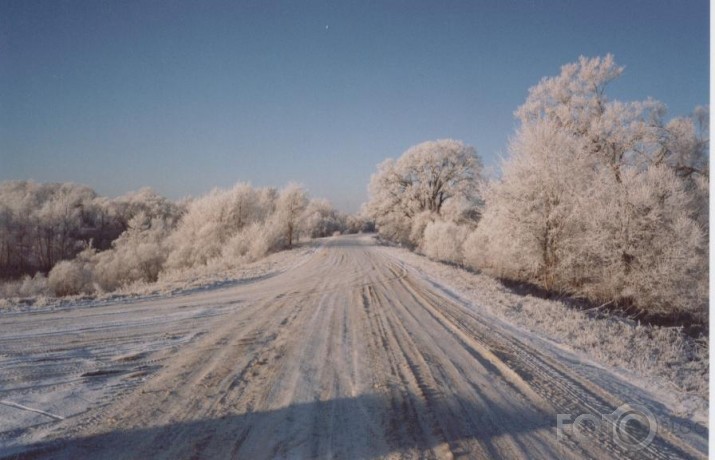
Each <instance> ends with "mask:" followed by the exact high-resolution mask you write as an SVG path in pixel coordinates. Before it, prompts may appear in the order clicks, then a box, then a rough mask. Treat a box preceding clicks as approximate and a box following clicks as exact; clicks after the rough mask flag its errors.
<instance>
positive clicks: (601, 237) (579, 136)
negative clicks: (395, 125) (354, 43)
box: [365, 55, 709, 323]
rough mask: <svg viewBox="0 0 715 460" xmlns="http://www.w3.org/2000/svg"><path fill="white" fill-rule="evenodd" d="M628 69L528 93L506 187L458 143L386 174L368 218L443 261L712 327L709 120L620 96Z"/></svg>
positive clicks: (380, 176)
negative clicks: (615, 87) (612, 91)
mask: <svg viewBox="0 0 715 460" xmlns="http://www.w3.org/2000/svg"><path fill="white" fill-rule="evenodd" d="M622 72H623V67H620V66H618V65H616V63H615V61H614V59H613V57H612V56H610V55H608V56H606V57H602V58H600V57H599V58H592V59H588V58H584V57H582V58H580V59H579V61H578V62H576V63H572V64H567V65H565V66H563V67H562V68H561V73H560V74H559V75H556V76H553V77H546V78H544V79H542V80H541V81H540V82H539V83H538V84H537V85H536V86H534V87H532V88H531V89H530V90H529V94H528V97H527V99H526V101H525V102H524V104H523V105H522V106H521V107H519V108H518V109H517V110H516V112H515V117H516V119H517V121H518V127H517V129H516V131H515V133H514V135H513V137H512V138H511V139H510V141H509V145H508V155H507V156H506V158H504V160H503V162H502V164H501V171H500V174H499V175H498V177H497V178H494V179H492V180H486V179H485V178H484V177H483V173H482V166H481V160H480V159H479V157H478V156H477V154H476V151H475V150H474V149H473V148H472V147H470V146H467V145H464V144H463V143H461V142H459V141H455V140H450V139H447V140H438V141H431V142H425V143H423V144H420V145H417V146H415V147H412V148H410V149H408V150H407V151H406V152H405V153H404V154H403V155H402V156H401V157H400V158H398V159H397V160H391V159H390V160H386V161H385V162H383V163H381V164H380V165H378V167H377V171H376V172H375V174H374V175H373V176H372V179H371V182H370V188H369V191H370V199H369V202H368V203H367V204H366V206H365V213H366V214H367V215H369V216H370V217H371V218H373V219H374V220H375V222H376V224H377V229H378V232H379V234H380V236H381V237H382V238H384V239H386V240H389V241H393V242H396V243H399V244H401V245H403V246H406V247H409V248H411V249H414V250H417V251H419V252H422V253H424V254H425V255H427V256H429V257H430V258H433V259H435V260H440V261H446V262H450V263H453V264H457V265H461V266H464V267H468V268H470V269H473V270H476V271H481V272H485V273H488V274H491V275H493V276H496V277H498V278H502V279H507V280H511V281H515V282H519V283H524V284H526V285H529V286H533V288H534V289H540V290H543V291H546V292H550V293H555V294H564V295H568V296H574V297H579V298H582V299H586V300H588V301H590V302H593V303H594V304H595V305H596V306H599V305H600V306H603V307H611V308H618V309H620V310H624V311H626V312H627V313H628V314H629V315H634V316H636V317H643V318H656V317H657V318H661V319H662V318H668V317H670V318H674V317H678V318H685V319H686V320H687V321H693V320H694V321H697V322H703V323H704V322H706V318H707V306H708V236H709V230H708V186H709V170H708V155H709V144H708V142H709V140H708V137H707V136H708V118H709V115H708V109H707V108H703V107H697V108H696V109H695V110H694V112H693V114H692V115H691V116H687V117H676V118H672V119H670V120H667V119H666V110H665V105H664V104H662V103H660V102H658V101H654V100H651V99H649V100H646V101H634V102H622V101H617V100H611V99H609V98H608V96H607V87H608V84H609V83H611V82H612V81H613V80H615V79H617V78H619V77H620V76H621V74H622Z"/></svg>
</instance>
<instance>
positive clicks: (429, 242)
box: [422, 221, 469, 265]
mask: <svg viewBox="0 0 715 460" xmlns="http://www.w3.org/2000/svg"><path fill="white" fill-rule="evenodd" d="M468 235H469V227H467V226H465V225H458V224H455V223H454V222H444V221H435V222H430V223H429V224H427V226H426V227H425V230H424V239H423V241H422V251H423V252H424V253H425V255H426V256H427V257H429V258H431V259H435V260H441V261H445V262H451V263H455V264H460V265H461V264H462V263H463V262H464V260H463V259H464V256H463V253H464V252H463V249H462V246H463V244H464V241H465V240H466V239H467V236H468Z"/></svg>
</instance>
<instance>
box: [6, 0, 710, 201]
mask: <svg viewBox="0 0 715 460" xmlns="http://www.w3.org/2000/svg"><path fill="white" fill-rule="evenodd" d="M708 7H709V5H708V2H707V1H705V0H687V1H676V0H673V1H658V0H648V1H646V0H642V1H640V0H629V1H624V0H620V1H617V0H616V1H563V2H562V1H554V0H549V1H546V0H541V1H540V0H533V1H510V0H501V1H497V0H495V1H471V2H466V1H465V2H459V1H446V2H437V1H435V2H420V1H380V2H372V1H355V2H341V1H320V2H314V1H298V2H296V1H285V2H278V1H255V2H241V1H230V2H229V1H227V2H216V1H209V2H184V1H146V2H140V1H86V2H85V1H54V0H53V1H34V0H20V1H7V0H0V180H7V179H34V180H37V181H43V182H44V181H53V182H64V181H73V182H78V183H83V184H87V185H89V186H91V187H93V188H94V189H95V190H97V191H98V192H99V193H101V194H106V195H110V196H115V195H119V194H122V193H124V192H126V191H129V190H133V189H137V188H139V187H141V186H145V185H146V186H151V187H152V188H154V189H155V190H157V191H158V192H159V193H162V194H164V195H166V196H169V197H171V198H180V197H182V196H186V195H197V194H201V193H203V192H206V191H208V190H210V189H211V188H212V187H214V186H221V187H225V186H230V185H231V184H233V183H235V182H237V181H250V182H251V183H253V184H254V185H259V186H263V185H274V186H280V185H282V184H284V183H286V182H288V181H290V180H294V181H297V182H300V183H303V184H304V185H306V186H307V187H308V188H309V189H310V191H311V193H312V195H314V196H322V197H326V198H328V199H330V200H331V201H332V202H333V203H334V204H335V205H337V206H338V207H339V208H341V209H344V210H347V211H354V210H357V208H358V207H359V205H360V204H361V203H362V202H363V201H364V200H365V199H366V197H367V193H366V185H367V182H368V180H369V177H370V174H371V173H372V172H373V170H374V168H375V165H376V164H377V163H378V162H380V161H382V160H383V159H384V158H386V157H396V156H399V155H400V154H401V153H402V152H403V151H404V150H406V149H407V148H408V147H410V146H411V145H414V144H416V143H419V142H421V141H424V140H429V139H436V138H445V137H451V138H455V139H461V140H463V141H465V142H466V143H468V144H471V145H473V146H475V147H476V148H477V151H478V152H479V154H480V155H481V156H482V157H483V159H484V161H485V163H486V164H487V165H491V166H492V167H496V166H497V165H498V157H499V154H500V153H503V152H504V151H505V150H506V145H507V142H508V139H509V136H510V135H511V134H512V133H513V131H514V127H515V121H514V118H513V112H514V110H515V109H516V108H517V107H518V106H519V105H520V104H521V103H522V102H523V101H524V99H525V97H526V94H527V91H528V88H529V87H530V86H533V85H535V84H536V83H538V81H539V80H540V79H541V78H542V77H543V76H547V75H555V74H557V73H558V72H559V68H560V66H561V65H562V64H565V63H567V62H572V61H574V60H576V59H577V58H578V56H579V55H586V56H596V55H604V54H606V53H608V52H610V53H613V54H614V55H615V57H616V60H617V62H618V63H619V64H621V65H625V66H626V71H625V73H624V75H623V76H622V78H621V79H620V80H618V81H617V82H615V83H614V84H613V85H612V87H611V89H610V95H611V97H612V98H616V99H623V100H635V99H644V98H646V97H649V96H650V97H653V98H655V99H658V100H661V101H663V102H664V103H666V104H667V106H668V107H669V114H670V115H673V116H675V115H684V114H687V113H689V112H690V111H691V110H692V109H693V108H694V107H695V106H696V105H705V104H707V103H708V100H709V92H708V89H709V75H708V70H709V63H708V59H709V51H708V45H709V35H708V33H709V19H708V18H709V12H708Z"/></svg>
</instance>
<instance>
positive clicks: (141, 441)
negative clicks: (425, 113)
mask: <svg viewBox="0 0 715 460" xmlns="http://www.w3.org/2000/svg"><path fill="white" fill-rule="evenodd" d="M515 331H516V329H514V328H510V327H507V325H503V324H501V323H500V322H499V321H497V320H495V319H494V318H491V317H488V316H485V315H482V314H481V313H480V312H479V310H478V309H475V308H472V306H471V305H470V304H469V302H467V301H465V300H463V299H462V298H460V297H459V295H458V294H455V293H454V292H451V291H449V290H447V289H443V288H441V287H440V285H439V284H438V283H435V282H434V280H431V279H430V278H429V277H427V276H426V275H424V274H422V273H421V272H419V271H417V270H415V269H413V268H412V267H410V266H409V265H407V264H406V263H405V262H404V261H401V260H400V259H399V258H397V257H395V256H394V254H391V253H389V251H385V250H383V248H381V247H380V246H377V245H375V243H374V241H373V240H372V239H371V238H369V237H364V236H349V237H340V238H332V239H327V240H324V241H323V242H322V243H321V245H320V246H319V247H318V249H317V250H316V251H313V252H303V253H300V255H296V256H295V260H293V261H291V263H290V264H287V265H286V267H285V269H283V270H277V271H276V272H275V273H274V274H273V275H268V276H265V277H262V278H259V279H256V280H251V281H250V282H245V283H240V282H239V283H235V284H229V285H226V286H222V287H220V288H216V289H208V290H201V289H198V290H195V291H193V292H189V293H185V294H182V295H174V296H168V297H158V298H152V299H143V300H139V301H132V302H126V301H125V302H115V303H111V302H105V303H100V304H98V305H95V306H77V307H67V308H62V309H56V308H49V309H45V310H43V309H38V310H34V311H29V312H14V313H7V314H3V316H2V317H0V457H2V456H7V457H13V458H14V457H15V456H16V455H17V454H21V455H20V458H22V455H26V456H28V457H32V458H38V457H39V458H44V457H48V458H50V457H51V458H68V459H75V458H88V457H89V458H153V459H157V458H167V459H173V458H250V459H258V458H276V457H278V458H282V457H288V458H374V457H396V458H403V457H407V458H414V457H427V458H431V457H436V458H452V457H460V456H465V457H468V458H492V457H506V458H526V457H529V458H553V457H560V458H570V457H574V458H576V457H578V458H581V457H591V458H608V457H623V456H627V457H635V458H673V457H696V458H697V457H704V456H705V455H706V449H707V430H706V429H704V428H703V427H700V428H702V429H701V430H689V433H685V434H682V436H681V435H679V434H677V430H672V429H670V430H669V429H664V427H663V425H664V423H668V422H670V423H672V424H676V423H682V424H685V422H686V421H684V420H678V418H677V417H676V416H675V415H673V414H670V413H669V412H668V410H667V409H666V408H665V406H664V405H662V404H659V402H658V401H657V400H653V399H648V398H647V397H645V396H643V395H640V394H639V393H638V390H637V388H635V389H634V388H633V387H632V386H629V385H628V383H627V382H623V381H622V380H621V379H620V378H619V377H618V376H616V374H612V373H610V372H609V371H608V370H606V369H602V368H598V367H593V366H589V365H588V364H585V363H583V362H577V361H575V360H573V359H572V358H571V357H570V356H569V355H568V353H566V352H564V353H560V352H558V350H555V349H549V350H544V349H540V348H539V347H536V346H534V343H535V342H534V341H533V340H529V339H528V338H527V337H521V336H520V335H519V334H518V333H515ZM634 398H635V399H634ZM625 403H630V404H635V403H637V404H640V405H643V406H645V408H646V409H647V410H648V411H649V413H652V414H653V415H654V417H656V420H657V422H658V423H659V424H660V425H661V429H658V430H657V433H655V435H654V438H653V439H652V441H651V442H650V443H648V445H646V446H645V447H643V448H642V449H640V450H626V448H625V447H624V446H625V444H627V443H629V442H630V443H633V442H634V441H637V440H639V439H642V438H644V437H645V435H646V434H647V430H645V427H644V426H643V425H642V424H638V423H631V424H629V427H630V428H629V429H630V430H631V433H632V435H633V436H632V437H629V436H628V435H625V437H623V438H622V439H621V438H616V439H614V436H613V425H612V424H611V422H608V421H602V422H601V426H599V427H595V426H594V425H593V424H589V423H586V424H582V425H580V427H581V429H580V430H576V429H574V426H573V425H570V424H569V423H568V421H569V420H570V421H571V422H573V421H574V419H576V417H578V416H579V415H581V414H589V415H592V416H594V417H593V418H596V416H597V417H598V419H599V420H600V414H611V413H613V412H614V410H616V409H617V408H619V407H621V406H623V404H625ZM634 407H635V406H634ZM557 414H567V418H564V419H563V420H565V422H563V423H562V428H563V430H562V433H563V436H561V437H558V436H557V434H558V431H559V430H558V429H557ZM622 421H623V420H620V422H622ZM620 422H619V423H620ZM618 426H625V425H623V423H620V424H618ZM674 432H675V434H674ZM579 433H580V435H579Z"/></svg>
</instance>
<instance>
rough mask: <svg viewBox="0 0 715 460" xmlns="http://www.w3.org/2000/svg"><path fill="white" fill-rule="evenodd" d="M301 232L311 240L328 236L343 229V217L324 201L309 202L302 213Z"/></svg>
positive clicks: (344, 224)
mask: <svg viewBox="0 0 715 460" xmlns="http://www.w3.org/2000/svg"><path fill="white" fill-rule="evenodd" d="M302 221H303V229H302V232H303V233H304V234H306V235H307V236H310V237H311V238H322V237H325V236H330V235H332V234H334V233H335V232H342V231H343V230H344V229H345V226H346V223H345V217H344V216H342V215H340V213H338V211H337V210H336V209H335V208H334V207H333V206H332V205H331V204H330V202H329V201H328V200H325V199H313V200H310V202H309V203H308V206H307V207H306V209H305V211H304V213H303V218H302Z"/></svg>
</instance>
